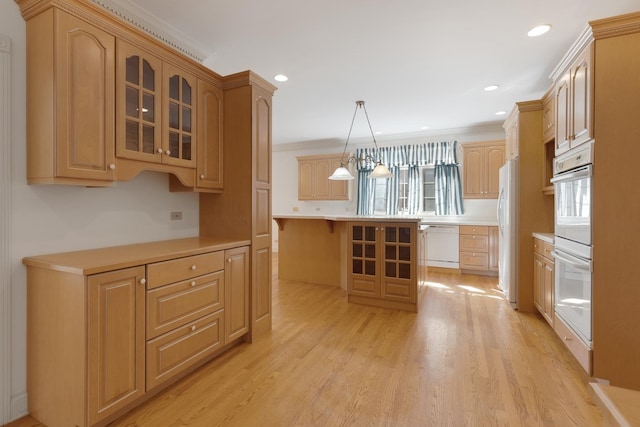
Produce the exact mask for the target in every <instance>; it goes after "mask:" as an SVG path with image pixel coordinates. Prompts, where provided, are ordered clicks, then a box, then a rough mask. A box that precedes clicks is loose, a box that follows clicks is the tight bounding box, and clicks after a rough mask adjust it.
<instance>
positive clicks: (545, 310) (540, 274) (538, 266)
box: [533, 237, 555, 326]
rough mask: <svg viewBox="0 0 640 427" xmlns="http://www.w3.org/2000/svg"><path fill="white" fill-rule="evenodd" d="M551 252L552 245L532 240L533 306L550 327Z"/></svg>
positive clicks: (551, 295) (552, 318) (553, 271)
mask: <svg viewBox="0 0 640 427" xmlns="http://www.w3.org/2000/svg"><path fill="white" fill-rule="evenodd" d="M552 251H553V245H552V244H550V243H547V242H545V241H543V240H541V239H538V238H535V237H534V238H533V304H534V305H535V307H536V309H538V311H539V312H540V314H542V316H543V317H544V318H545V319H546V320H547V322H549V324H550V325H551V326H553V322H554V299H555V295H554V292H555V288H554V281H555V278H554V274H555V269H554V268H555V263H554V260H553V256H552V255H551V252H552Z"/></svg>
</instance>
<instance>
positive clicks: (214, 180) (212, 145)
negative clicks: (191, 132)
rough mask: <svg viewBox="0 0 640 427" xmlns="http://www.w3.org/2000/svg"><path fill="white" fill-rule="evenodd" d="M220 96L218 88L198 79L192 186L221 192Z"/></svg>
mask: <svg viewBox="0 0 640 427" xmlns="http://www.w3.org/2000/svg"><path fill="white" fill-rule="evenodd" d="M223 96H224V95H223V91H222V89H221V88H220V87H218V86H216V85H214V84H212V83H210V82H206V81H203V80H198V136H197V138H198V155H197V166H196V187H197V188H199V189H208V190H219V191H221V190H222V189H223V187H224V174H223V171H224V162H223V151H222V150H223V140H222V136H223V133H222V129H223V128H222V124H223V111H224V98H223Z"/></svg>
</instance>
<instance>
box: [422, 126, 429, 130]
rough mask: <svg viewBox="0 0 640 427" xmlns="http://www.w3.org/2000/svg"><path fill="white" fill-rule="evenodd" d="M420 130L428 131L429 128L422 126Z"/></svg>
mask: <svg viewBox="0 0 640 427" xmlns="http://www.w3.org/2000/svg"><path fill="white" fill-rule="evenodd" d="M420 129H422V130H427V129H429V126H422V127H421V128H420Z"/></svg>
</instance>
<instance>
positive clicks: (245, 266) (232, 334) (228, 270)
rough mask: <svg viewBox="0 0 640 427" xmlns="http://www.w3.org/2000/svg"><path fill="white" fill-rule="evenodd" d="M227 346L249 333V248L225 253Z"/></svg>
mask: <svg viewBox="0 0 640 427" xmlns="http://www.w3.org/2000/svg"><path fill="white" fill-rule="evenodd" d="M224 256H225V258H226V260H227V262H226V265H225V267H224V283H225V288H226V289H225V299H226V300H225V330H226V332H225V344H226V343H229V342H231V341H233V340H234V339H236V338H239V337H241V336H242V335H244V334H246V333H247V332H249V326H250V324H249V295H250V294H249V280H250V279H249V248H248V247H246V246H245V247H241V248H235V249H230V250H227V251H225V253H224Z"/></svg>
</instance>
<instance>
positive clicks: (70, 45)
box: [29, 11, 115, 185]
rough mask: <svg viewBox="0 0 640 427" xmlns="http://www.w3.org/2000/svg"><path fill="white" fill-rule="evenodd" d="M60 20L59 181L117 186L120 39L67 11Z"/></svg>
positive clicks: (57, 78)
mask: <svg viewBox="0 0 640 427" xmlns="http://www.w3.org/2000/svg"><path fill="white" fill-rule="evenodd" d="M55 16H57V31H56V33H55V42H54V44H55V46H56V55H55V58H56V59H55V65H56V67H57V69H56V72H55V85H56V89H55V92H56V102H55V108H56V114H57V122H56V123H57V125H56V127H55V129H56V150H55V162H56V163H55V165H56V170H55V176H58V177H65V178H80V179H87V180H102V181H113V180H114V178H115V176H114V169H115V163H114V158H115V141H114V123H115V115H114V111H115V110H114V105H113V101H114V88H115V38H114V37H113V36H112V35H110V34H108V33H106V32H104V31H101V30H99V29H98V28H95V27H93V26H91V25H89V24H87V23H86V22H85V21H83V20H80V19H78V18H75V17H73V16H70V15H67V14H66V13H64V12H60V11H57V13H56V15H55ZM34 119H36V120H37V118H34ZM51 137H53V135H52V136H51ZM29 155H36V156H38V155H41V154H39V153H33V152H31V153H29ZM88 185H90V183H88Z"/></svg>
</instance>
